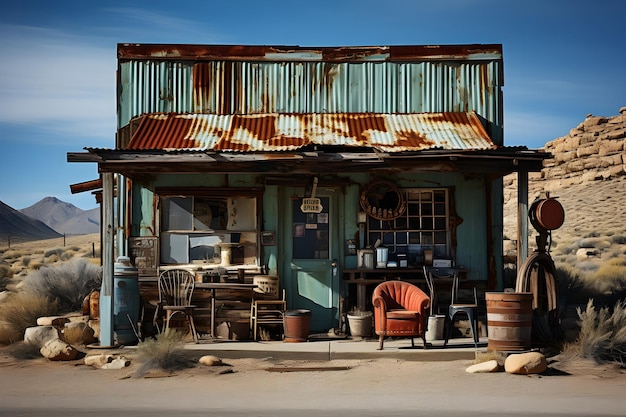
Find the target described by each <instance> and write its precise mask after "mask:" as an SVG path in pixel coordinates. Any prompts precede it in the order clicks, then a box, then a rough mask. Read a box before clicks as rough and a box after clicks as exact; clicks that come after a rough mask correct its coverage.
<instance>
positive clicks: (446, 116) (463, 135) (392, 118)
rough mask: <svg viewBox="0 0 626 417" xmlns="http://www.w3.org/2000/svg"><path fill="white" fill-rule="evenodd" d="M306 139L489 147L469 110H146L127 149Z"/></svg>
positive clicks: (381, 145) (390, 147)
mask: <svg viewBox="0 0 626 417" xmlns="http://www.w3.org/2000/svg"><path fill="white" fill-rule="evenodd" d="M309 145H319V146H341V147H346V148H373V149H376V150H378V151H381V152H392V153H396V152H404V151H421V150H426V149H434V148H438V149H450V150H452V149H454V150H477V149H480V150H485V149H494V148H495V146H494V145H493V143H492V142H491V140H490V138H489V135H487V132H485V129H484V128H483V125H482V124H481V121H480V119H479V118H478V116H477V115H476V113H474V112H470V113H415V114H374V113H348V114H344V113H334V114H256V115H214V114H176V113H168V114H164V113H151V114H148V115H145V116H143V117H142V120H141V123H140V125H139V128H138V129H137V131H136V132H135V134H134V135H133V137H132V139H131V142H130V144H129V145H128V147H127V149H129V150H153V149H162V150H202V151H206V150H212V151H227V152H229V151H235V152H263V151H265V152H272V151H293V150H298V149H302V148H304V147H307V146H309Z"/></svg>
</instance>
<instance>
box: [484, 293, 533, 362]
mask: <svg viewBox="0 0 626 417" xmlns="http://www.w3.org/2000/svg"><path fill="white" fill-rule="evenodd" d="M485 301H486V302H487V329H488V330H487V332H488V334H489V336H488V342H487V350H494V351H520V350H530V349H531V347H532V336H531V332H532V324H533V323H532V317H533V313H532V302H533V293H531V292H510V293H507V292H488V293H485Z"/></svg>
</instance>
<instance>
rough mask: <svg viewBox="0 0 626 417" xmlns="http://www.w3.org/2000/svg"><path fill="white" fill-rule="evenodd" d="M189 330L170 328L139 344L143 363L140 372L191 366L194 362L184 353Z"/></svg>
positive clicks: (140, 358) (138, 355) (138, 349)
mask: <svg viewBox="0 0 626 417" xmlns="http://www.w3.org/2000/svg"><path fill="white" fill-rule="evenodd" d="M186 336H187V332H183V331H179V330H168V331H166V332H163V333H159V334H157V335H156V338H149V339H145V340H143V341H140V342H139V343H138V344H137V357H138V359H139V361H140V362H141V363H142V366H141V367H140V369H139V373H143V372H146V371H148V370H150V369H154V368H160V369H165V370H175V369H184V368H189V367H190V366H191V365H192V363H191V361H190V360H189V359H188V358H187V357H186V356H185V354H184V352H185V351H184V340H185V337H186Z"/></svg>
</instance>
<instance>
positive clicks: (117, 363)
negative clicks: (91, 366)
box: [100, 356, 130, 369]
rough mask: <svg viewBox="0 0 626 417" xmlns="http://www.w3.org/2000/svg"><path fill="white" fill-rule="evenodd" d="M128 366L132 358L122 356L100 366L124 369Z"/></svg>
mask: <svg viewBox="0 0 626 417" xmlns="http://www.w3.org/2000/svg"><path fill="white" fill-rule="evenodd" d="M127 366H130V360H129V359H127V358H125V357H123V356H120V357H117V358H114V359H113V360H112V361H111V362H109V363H105V364H104V365H102V366H101V367H100V369H124V368H126V367H127Z"/></svg>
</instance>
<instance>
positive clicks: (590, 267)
mask: <svg viewBox="0 0 626 417" xmlns="http://www.w3.org/2000/svg"><path fill="white" fill-rule="evenodd" d="M576 267H577V268H578V270H579V273H580V275H581V276H584V275H592V274H594V273H595V272H596V271H597V270H598V267H599V266H598V265H597V264H595V263H593V262H590V261H583V262H579V263H578V264H577V265H576Z"/></svg>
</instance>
